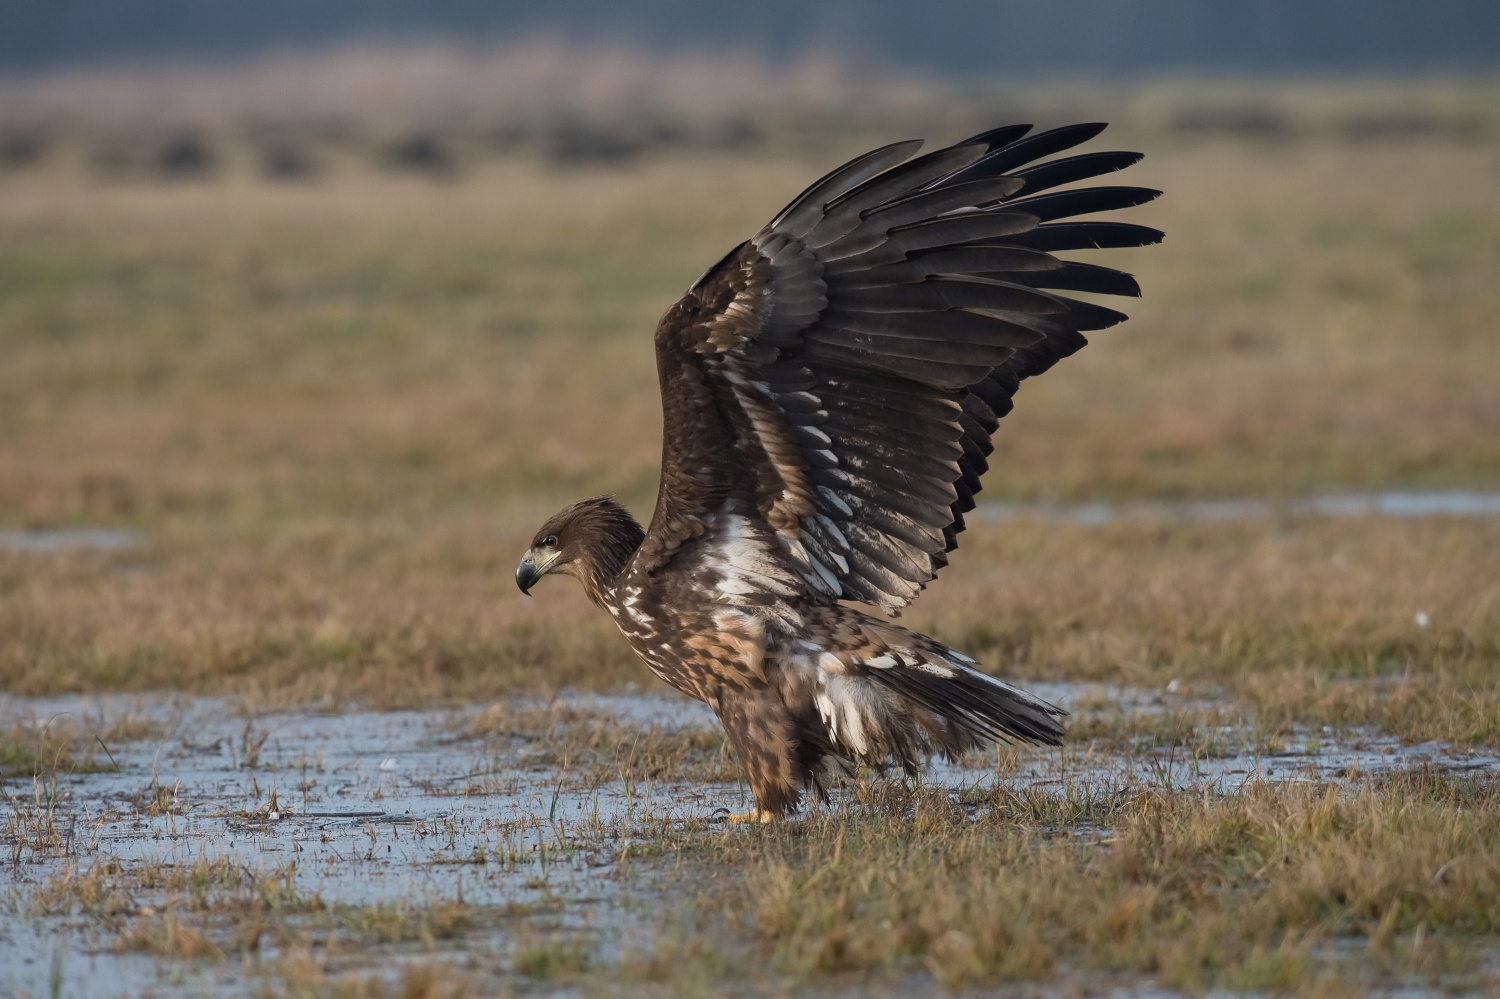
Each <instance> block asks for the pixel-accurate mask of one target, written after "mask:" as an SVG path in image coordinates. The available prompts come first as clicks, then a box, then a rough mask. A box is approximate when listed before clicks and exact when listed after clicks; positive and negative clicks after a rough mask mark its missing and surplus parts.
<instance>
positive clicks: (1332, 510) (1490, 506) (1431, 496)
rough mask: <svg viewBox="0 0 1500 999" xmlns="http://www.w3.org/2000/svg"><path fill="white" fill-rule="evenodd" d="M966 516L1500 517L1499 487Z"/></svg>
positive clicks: (993, 508)
mask: <svg viewBox="0 0 1500 999" xmlns="http://www.w3.org/2000/svg"><path fill="white" fill-rule="evenodd" d="M966 516H968V517H971V518H973V519H974V520H978V521H1003V520H1013V519H1016V518H1023V517H1028V518H1037V519H1042V520H1061V521H1067V522H1069V523H1074V524H1085V525H1095V524H1111V523H1115V522H1118V521H1132V520H1135V521H1139V520H1146V521H1168V522H1173V523H1189V524H1196V523H1205V522H1214V521H1233V520H1267V519H1270V518H1273V517H1334V518H1345V517H1496V516H1500V492H1468V491H1435V492H1378V493H1329V494H1326V495H1322V496H1309V497H1303V498H1298V499H1285V500H1266V499H1221V500H1180V501H1167V500H1139V501H1133V502H1121V503H1075V504H1065V503H980V504H979V506H978V507H977V508H976V509H975V510H974V512H973V513H971V514H967V515H966Z"/></svg>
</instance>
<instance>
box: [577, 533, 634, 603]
mask: <svg viewBox="0 0 1500 999" xmlns="http://www.w3.org/2000/svg"><path fill="white" fill-rule="evenodd" d="M621 512H622V513H623V510H622V511H621ZM644 537H645V532H644V531H642V530H641V526H640V524H638V523H637V522H636V520H635V518H634V517H631V516H630V515H629V514H628V513H626V514H624V517H622V518H620V519H619V520H618V521H616V522H615V523H613V524H610V525H609V527H608V529H607V530H604V531H601V532H600V533H599V534H598V536H596V537H594V538H592V539H590V540H591V542H592V543H591V544H590V545H589V546H588V548H587V549H586V553H585V555H584V557H583V558H581V559H579V564H578V569H579V571H578V572H577V576H578V581H579V582H581V583H582V584H583V590H584V592H585V593H587V594H588V597H589V599H590V600H592V601H593V602H594V603H595V604H597V605H599V606H600V607H608V606H609V603H610V600H611V597H612V596H613V595H614V592H615V589H616V586H617V584H618V583H619V580H620V576H621V574H623V573H624V572H625V571H626V567H627V566H629V564H630V560H631V559H632V558H633V557H634V556H635V553H636V549H638V548H640V546H641V542H642V541H643V540H644Z"/></svg>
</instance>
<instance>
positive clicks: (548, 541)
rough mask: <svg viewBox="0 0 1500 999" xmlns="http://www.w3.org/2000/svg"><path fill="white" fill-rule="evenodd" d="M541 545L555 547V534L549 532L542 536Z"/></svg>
mask: <svg viewBox="0 0 1500 999" xmlns="http://www.w3.org/2000/svg"><path fill="white" fill-rule="evenodd" d="M542 547H543V548H556V547H557V535H555V534H549V535H547V536H546V537H545V538H543V539H542Z"/></svg>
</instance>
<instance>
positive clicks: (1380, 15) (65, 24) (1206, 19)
mask: <svg viewBox="0 0 1500 999" xmlns="http://www.w3.org/2000/svg"><path fill="white" fill-rule="evenodd" d="M537 35H546V36H550V37H553V38H556V39H560V40H566V41H576V42H584V43H590V44H598V43H624V44H628V45H634V46H640V47H643V48H647V49H656V50H667V51H671V50H677V51H680V50H683V49H701V48H708V49H716V50H733V51H749V52H755V53H759V54H762V55H765V56H770V57H773V58H778V57H787V58H795V57H797V56H799V55H803V54H806V53H807V52H809V51H833V52H838V53H841V54H844V55H846V56H851V57H855V58H868V59H870V60H871V61H879V62H881V63H883V64H895V65H900V66H906V67H910V68H913V69H919V70H924V71H927V72H936V73H939V74H943V75H950V76H958V77H963V76H995V75H1005V76H1035V75H1046V76H1048V77H1053V78H1055V77H1076V76H1100V75H1107V76H1121V75H1150V74H1161V73H1181V72H1194V73H1202V72H1219V73H1238V74H1244V73H1252V74H1254V73H1275V72H1284V71H1292V72H1301V73H1317V74H1326V73H1344V72H1358V73H1371V72H1374V73H1393V72H1394V73H1410V72H1433V71H1437V72H1444V71H1470V72H1472V71H1490V70H1494V69H1496V68H1500V3H1497V2H1496V0H1235V2H1225V0H1045V2H1042V0H925V2H923V3H913V2H910V0H758V2H755V3H738V4H716V3H703V2H701V0H641V2H634V3H622V2H608V0H552V2H550V3H547V4H537V3H534V2H526V3H521V2H516V0H316V2H312V3H309V2H307V0H257V2H255V3H245V2H244V0H3V2H0V72H8V73H11V74H15V73H26V72H34V71H38V70H47V69H53V68H59V67H66V66H76V65H79V64H87V63H96V62H101V61H103V62H142V61H153V60H157V59H161V58H164V57H168V58H177V59H182V58H187V59H211V58H218V57H224V56H245V55H253V54H257V53H261V52H265V51H267V50H277V49H286V48H308V47H322V46H327V45H335V44H343V43H347V42H350V41H381V42H392V41H460V42H474V43H477V44H484V45H491V44H495V43H497V42H500V43H504V42H514V41H516V40H519V39H523V38H527V37H532V36H537Z"/></svg>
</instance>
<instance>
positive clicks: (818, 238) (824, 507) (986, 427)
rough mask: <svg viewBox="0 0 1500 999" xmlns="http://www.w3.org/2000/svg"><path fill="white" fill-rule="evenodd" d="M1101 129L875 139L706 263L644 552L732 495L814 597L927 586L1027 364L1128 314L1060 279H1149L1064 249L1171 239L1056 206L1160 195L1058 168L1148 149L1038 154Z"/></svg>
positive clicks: (678, 370) (685, 334) (1040, 366)
mask: <svg viewBox="0 0 1500 999" xmlns="http://www.w3.org/2000/svg"><path fill="white" fill-rule="evenodd" d="M1103 128H1104V126H1103V125H1100V124H1095V123H1089V124H1080V125H1071V126H1066V127H1064V128H1059V129H1052V130H1050V131H1046V132H1040V133H1036V134H1028V133H1029V129H1030V126H1028V125H1015V126H1005V127H1002V128H999V129H992V130H990V131H988V132H983V133H981V134H979V135H976V136H974V137H973V138H971V139H968V140H966V141H964V142H961V143H958V144H956V145H954V146H949V147H947V148H944V149H938V150H935V151H933V152H930V153H927V154H925V155H921V156H917V155H916V152H917V149H918V147H919V145H920V144H919V143H917V142H914V141H913V142H902V143H893V144H891V145H889V146H884V147H882V148H880V149H876V150H874V151H872V152H870V153H866V154H865V155H864V156H861V157H858V158H856V159H854V160H851V161H850V162H849V163H847V164H845V165H844V166H842V167H840V168H839V169H837V170H835V171H833V172H832V173H830V174H828V175H826V176H825V177H823V178H822V179H820V180H819V181H818V182H817V183H815V184H813V185H812V186H810V187H809V188H808V189H807V190H806V191H804V192H803V193H802V194H801V195H799V196H798V197H797V198H796V199H795V200H794V201H793V202H792V203H791V204H790V205H788V206H787V207H786V208H785V209H784V210H783V211H782V212H781V213H780V214H778V215H777V216H776V217H775V218H774V219H773V220H772V221H771V222H770V223H769V224H768V225H767V226H766V227H765V228H764V229H762V230H761V231H760V232H759V233H758V234H756V236H755V237H754V238H752V239H751V240H749V241H748V242H746V243H744V244H742V245H741V246H739V247H738V248H736V249H735V250H734V251H732V252H731V253H730V254H729V255H728V256H726V257H725V258H724V259H723V260H721V261H720V262H719V263H718V264H717V265H716V266H715V267H713V268H711V269H710V270H709V272H708V273H706V274H705V275H704V276H703V277H702V278H701V279H699V281H698V282H697V283H696V284H695V285H694V286H693V287H692V289H690V290H689V292H688V294H686V295H684V296H683V298H682V299H680V300H679V301H678V302H677V304H676V305H674V306H673V307H672V309H670V310H669V311H668V312H667V314H666V315H665V316H664V317H663V318H662V321H661V323H660V324H658V327H657V333H656V347H657V366H658V374H659V376H660V378H661V385H662V409H663V414H664V420H665V433H664V437H663V448H662V486H661V492H660V494H659V495H658V499H657V510H656V516H655V517H654V518H653V520H652V524H651V528H650V529H649V530H648V532H647V537H646V542H645V543H644V544H643V545H642V548H641V554H639V555H638V556H637V557H638V558H641V559H644V560H646V562H647V564H648V565H649V566H656V565H660V564H664V563H665V562H666V561H667V560H669V559H671V558H673V557H674V556H675V555H676V554H677V553H678V552H679V551H681V550H682V549H683V546H684V545H686V544H688V543H689V542H690V541H691V540H692V539H693V538H696V537H698V536H700V535H703V534H704V533H705V532H711V531H714V530H716V529H717V527H716V525H722V524H723V523H726V522H727V520H726V518H724V517H723V516H722V515H723V514H725V513H726V512H727V513H730V514H732V515H733V516H734V517H739V518H742V517H745V516H754V517H757V518H758V523H760V524H761V525H762V528H763V530H764V531H765V533H766V534H767V535H768V536H772V537H774V538H777V539H779V543H780V544H781V546H782V551H783V554H784V555H785V560H784V561H785V564H786V568H787V570H788V571H789V572H791V573H793V574H794V575H795V576H798V577H800V578H801V579H802V581H803V584H804V586H805V593H806V595H807V596H808V597H809V598H810V599H814V600H824V601H831V600H836V599H847V600H860V601H867V602H871V603H876V604H879V605H881V606H882V607H884V608H886V609H887V610H888V611H891V612H895V611H896V610H897V609H899V608H900V607H901V606H903V605H904V604H906V603H908V602H910V601H911V600H912V599H914V598H915V597H916V595H917V594H918V593H919V592H920V591H921V589H922V587H923V586H925V585H926V583H927V582H928V581H929V580H930V579H932V578H933V576H934V574H935V573H936V572H937V570H938V569H939V568H941V567H942V566H943V565H945V564H947V553H948V552H950V551H952V550H953V549H954V547H956V545H957V535H958V533H959V532H961V531H962V530H963V527H964V522H963V515H964V514H965V513H966V512H968V511H970V510H972V509H973V507H974V501H975V496H976V495H977V493H978V492H979V490H980V487H981V482H982V477H983V475H984V473H985V472H986V471H987V470H988V467H989V456H990V454H991V453H992V452H993V448H994V445H993V443H992V441H991V437H992V435H993V434H994V433H995V431H996V429H997V428H998V426H999V422H1000V419H1001V418H1002V417H1003V416H1005V414H1006V413H1008V412H1009V411H1010V409H1011V405H1012V396H1013V395H1014V393H1015V392H1016V390H1017V388H1018V387H1019V385H1020V383H1021V382H1022V381H1023V380H1024V379H1026V378H1029V377H1033V376H1035V375H1037V374H1040V373H1041V372H1042V371H1045V370H1046V369H1047V368H1049V367H1051V366H1052V365H1053V364H1054V363H1056V362H1057V361H1058V360H1059V359H1061V358H1063V357H1066V356H1067V355H1069V354H1071V353H1073V352H1075V351H1077V350H1078V349H1079V348H1081V347H1082V346H1083V345H1084V344H1085V343H1086V342H1087V341H1086V340H1085V339H1084V337H1083V335H1082V332H1081V331H1084V330H1093V329H1103V328H1105V327H1107V326H1112V325H1114V324H1115V323H1118V322H1120V321H1121V320H1123V319H1124V318H1125V317H1124V315H1123V314H1121V313H1119V312H1116V311H1115V310H1113V309H1108V308H1105V307H1104V306H1100V305H1096V304H1094V303H1092V302H1083V301H1079V300H1077V299H1074V298H1071V297H1067V296H1065V295H1062V294H1057V292H1089V293H1097V294H1112V295H1124V296H1136V295H1139V294H1140V287H1139V285H1138V284H1137V283H1136V281H1135V279H1134V278H1133V277H1131V276H1130V275H1129V274H1126V273H1124V272H1122V271H1118V270H1114V269H1112V268H1108V267H1103V266H1100V265H1097V264H1092V263H1089V264H1085V263H1079V262H1070V261H1064V260H1059V259H1058V258H1057V257H1055V256H1053V254H1054V252H1056V251H1059V250H1071V249H1083V248H1093V247H1106V246H1107V247H1118V246H1144V245H1148V244H1150V243H1154V242H1158V241H1159V240H1160V239H1161V233H1160V232H1159V231H1158V230H1155V229H1150V228H1147V227H1145V226H1138V225H1127V224H1123V223H1118V222H1106V221H1087V222H1071V221H1058V220H1060V219H1069V218H1071V217H1073V216H1076V215H1084V214H1092V213H1095V212H1102V211H1113V210H1117V209H1122V208H1129V207H1134V206H1137V205H1141V204H1144V203H1146V202H1148V201H1150V200H1151V199H1153V198H1155V197H1156V196H1157V194H1158V192H1156V191H1153V190H1149V189H1146V188H1137V187H1118V186H1103V187H1084V188H1079V189H1065V190H1054V189H1055V188H1059V187H1062V186H1063V185H1067V184H1072V183H1075V182H1078V181H1084V180H1088V179H1090V178H1093V177H1098V176H1101V175H1103V174H1107V173H1112V172H1115V171H1118V170H1121V169H1124V168H1126V167H1128V166H1130V165H1132V164H1134V163H1135V162H1137V161H1138V160H1139V159H1140V157H1139V155H1138V154H1136V153H1128V152H1100V153H1083V154H1076V155H1071V156H1067V157H1063V158H1059V159H1053V160H1048V161H1046V162H1041V163H1038V162H1037V161H1038V160H1040V159H1043V158H1045V157H1048V156H1052V155H1054V154H1056V153H1060V152H1063V151H1065V150H1068V149H1071V148H1073V147H1074V146H1077V145H1079V144H1080V143H1082V142H1085V141H1087V140H1088V139H1091V138H1093V137H1094V136H1096V135H1098V134H1099V132H1100V131H1102V130H1103ZM737 522H738V521H737ZM721 540H722V539H721Z"/></svg>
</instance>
